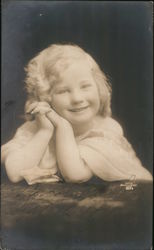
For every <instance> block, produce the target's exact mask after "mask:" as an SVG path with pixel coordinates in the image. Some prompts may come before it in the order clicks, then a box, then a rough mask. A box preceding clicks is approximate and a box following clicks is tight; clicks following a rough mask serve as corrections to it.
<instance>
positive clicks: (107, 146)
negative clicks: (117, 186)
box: [79, 122, 152, 181]
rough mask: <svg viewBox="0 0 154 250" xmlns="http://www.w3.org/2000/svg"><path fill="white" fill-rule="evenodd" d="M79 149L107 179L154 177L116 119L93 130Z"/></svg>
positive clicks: (95, 173)
mask: <svg viewBox="0 0 154 250" xmlns="http://www.w3.org/2000/svg"><path fill="white" fill-rule="evenodd" d="M113 128H114V129H113ZM79 151H80V155H81V157H82V159H83V160H84V161H85V162H86V164H87V166H88V167H89V168H90V169H91V171H92V172H93V174H94V175H96V176H98V177H100V178H101V179H103V180H105V181H116V180H127V179H131V178H132V177H135V178H136V179H141V180H151V179H152V177H151V174H150V173H149V172H148V171H147V170H146V169H145V168H144V167H143V166H142V164H141V162H140V160H139V159H138V158H137V156H136V154H135V152H134V150H133V148H132V146H131V145H130V143H129V142H128V141H127V139H126V138H125V137H124V135H123V131H122V128H121V126H120V125H119V124H118V123H117V122H115V124H114V126H108V128H107V129H105V130H103V131H101V130H100V131H99V130H96V131H91V133H90V134H89V135H87V137H86V138H84V139H82V140H81V141H80V142H79Z"/></svg>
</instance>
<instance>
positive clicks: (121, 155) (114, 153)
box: [2, 117, 152, 185]
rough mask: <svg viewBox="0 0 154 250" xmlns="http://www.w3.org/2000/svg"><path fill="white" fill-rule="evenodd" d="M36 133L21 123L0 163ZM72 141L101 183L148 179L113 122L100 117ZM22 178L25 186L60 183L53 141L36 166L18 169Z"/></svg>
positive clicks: (33, 127) (30, 124)
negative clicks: (97, 122) (91, 126)
mask: <svg viewBox="0 0 154 250" xmlns="http://www.w3.org/2000/svg"><path fill="white" fill-rule="evenodd" d="M36 132H37V127H36V123H35V121H28V122H25V123H24V124H23V125H22V126H21V127H19V128H18V129H17V132H16V134H15V136H14V137H13V139H12V140H10V141H9V142H7V143H6V144H4V145H3V146H2V158H4V161H5V158H6V157H7V155H8V154H9V153H10V152H12V151H14V150H18V149H20V148H21V147H23V146H24V145H25V144H27V143H28V141H29V140H31V139H32V137H33V136H34V134H35V133H36ZM76 142H77V145H78V148H79V152H80V156H81V158H82V159H83V160H84V162H85V163H86V165H87V166H88V167H89V168H90V170H91V171H92V173H93V174H94V175H96V176H98V177H99V178H101V179H103V180H105V181H116V180H129V179H131V178H132V177H133V178H135V179H136V180H152V176H151V174H150V173H149V172H148V171H147V170H146V168H144V167H143V166H142V164H141V162H140V160H139V159H138V158H137V156H136V154H135V152H134V150H133V148H132V146H131V145H130V143H129V142H128V141H127V139H126V138H125V137H124V135H123V131H122V128H121V126H120V125H119V123H118V122H116V121H115V120H114V119H112V118H109V117H108V118H104V119H103V118H102V120H101V122H99V124H97V125H96V128H93V129H90V130H89V131H87V132H86V133H85V134H83V135H81V136H78V137H76ZM34 150H35V149H34ZM16 160H18V159H16ZM22 176H23V178H24V179H25V180H26V181H27V183H28V184H29V185H31V184H34V183H40V182H56V181H60V177H59V174H58V168H57V161H56V155H55V147H54V143H53V140H51V141H50V143H49V144H48V147H47V149H46V152H45V154H44V155H43V157H42V160H41V161H40V163H39V165H38V166H36V167H34V168H32V169H26V170H22Z"/></svg>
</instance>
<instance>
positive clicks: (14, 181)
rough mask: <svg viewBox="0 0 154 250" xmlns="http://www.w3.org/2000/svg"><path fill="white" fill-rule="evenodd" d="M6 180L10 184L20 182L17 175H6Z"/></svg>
mask: <svg viewBox="0 0 154 250" xmlns="http://www.w3.org/2000/svg"><path fill="white" fill-rule="evenodd" d="M8 178H9V180H10V181H11V182H12V183H18V182H19V181H21V177H20V176H17V175H10V174H8Z"/></svg>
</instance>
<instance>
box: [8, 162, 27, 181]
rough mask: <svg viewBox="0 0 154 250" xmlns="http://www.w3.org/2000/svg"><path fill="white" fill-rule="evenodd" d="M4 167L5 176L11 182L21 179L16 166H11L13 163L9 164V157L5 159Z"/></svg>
mask: <svg viewBox="0 0 154 250" xmlns="http://www.w3.org/2000/svg"><path fill="white" fill-rule="evenodd" d="M5 169H6V173H7V176H8V178H9V180H10V181H11V182H12V183H18V182H19V181H21V180H22V179H23V178H22V177H21V176H20V175H19V171H18V168H17V167H16V166H13V164H11V162H10V160H9V159H7V160H6V161H5Z"/></svg>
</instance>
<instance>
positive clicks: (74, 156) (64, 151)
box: [56, 123, 92, 182]
mask: <svg viewBox="0 0 154 250" xmlns="http://www.w3.org/2000/svg"><path fill="white" fill-rule="evenodd" d="M56 155H57V162H58V167H59V169H60V171H61V174H62V175H63V177H64V179H65V180H66V181H69V182H83V181H86V180H88V179H90V178H91V176H92V173H91V171H90V170H89V169H88V168H87V167H86V166H85V164H84V162H83V160H82V159H81V157H80V153H79V150H78V146H77V143H76V140H75V137H74V133H73V129H72V127H71V126H70V125H69V124H67V123H66V124H65V123H64V124H61V125H60V126H58V127H57V129H56Z"/></svg>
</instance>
